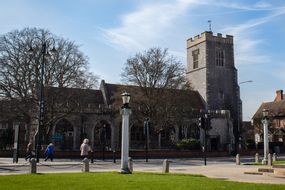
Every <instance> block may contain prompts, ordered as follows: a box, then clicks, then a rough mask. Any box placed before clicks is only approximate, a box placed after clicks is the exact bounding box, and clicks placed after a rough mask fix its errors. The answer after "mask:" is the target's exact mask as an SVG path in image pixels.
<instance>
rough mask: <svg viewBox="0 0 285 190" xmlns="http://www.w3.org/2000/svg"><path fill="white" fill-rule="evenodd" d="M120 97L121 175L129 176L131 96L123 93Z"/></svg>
mask: <svg viewBox="0 0 285 190" xmlns="http://www.w3.org/2000/svg"><path fill="white" fill-rule="evenodd" d="M121 95H122V99H123V106H122V108H121V114H122V147H121V173H122V174H129V173H131V171H130V169H129V167H128V158H129V116H130V114H131V109H130V107H129V102H130V98H131V95H130V94H129V93H127V92H124V93H123V94H121Z"/></svg>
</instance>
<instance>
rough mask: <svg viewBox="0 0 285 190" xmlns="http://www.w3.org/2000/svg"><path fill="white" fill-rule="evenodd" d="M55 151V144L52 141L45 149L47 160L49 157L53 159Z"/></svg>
mask: <svg viewBox="0 0 285 190" xmlns="http://www.w3.org/2000/svg"><path fill="white" fill-rule="evenodd" d="M53 153H54V145H53V144H52V143H49V145H48V146H47V148H46V150H45V155H46V158H45V161H47V160H48V159H50V161H51V162H52V161H53Z"/></svg>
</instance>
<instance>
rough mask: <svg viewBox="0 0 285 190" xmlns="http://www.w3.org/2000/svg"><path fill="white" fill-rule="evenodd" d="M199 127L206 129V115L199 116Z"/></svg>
mask: <svg viewBox="0 0 285 190" xmlns="http://www.w3.org/2000/svg"><path fill="white" fill-rule="evenodd" d="M198 125H199V127H200V128H202V129H204V128H205V118H204V117H199V124H198Z"/></svg>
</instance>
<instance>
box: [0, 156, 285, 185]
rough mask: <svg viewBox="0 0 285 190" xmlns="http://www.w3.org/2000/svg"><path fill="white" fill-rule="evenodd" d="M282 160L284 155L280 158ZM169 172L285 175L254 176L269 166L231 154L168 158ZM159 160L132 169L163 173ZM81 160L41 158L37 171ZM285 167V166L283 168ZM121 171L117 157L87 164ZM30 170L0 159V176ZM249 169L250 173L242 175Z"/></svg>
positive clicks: (274, 179) (283, 180)
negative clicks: (227, 155)
mask: <svg viewBox="0 0 285 190" xmlns="http://www.w3.org/2000/svg"><path fill="white" fill-rule="evenodd" d="M281 158H282V159H283V160H285V157H284V156H283V157H281ZM170 161H171V163H170V173H186V174H201V175H205V176H207V177H210V178H216V179H222V180H230V181H239V182H251V183H271V184H285V176H276V175H274V174H272V173H263V175H256V174H257V173H256V172H257V170H258V168H261V167H262V168H269V167H268V166H254V165H235V160H234V158H233V157H225V158H208V159H207V165H206V166H204V162H203V160H202V159H170ZM162 162H163V160H162V159H149V162H145V160H143V159H135V160H134V161H133V169H134V172H136V171H139V172H162ZM241 162H242V163H248V162H253V158H250V157H244V158H242V159H241ZM81 168H82V162H81V160H79V159H55V160H54V162H50V161H47V162H44V161H42V160H40V162H39V164H38V168H37V171H38V173H63V172H81ZM284 170H285V169H284ZM103 171H120V160H117V162H116V163H113V162H112V160H105V161H102V160H95V162H94V163H91V164H90V172H103ZM28 172H29V162H28V161H25V160H24V159H22V158H20V159H19V162H18V163H17V164H15V163H12V159H11V158H0V175H11V174H23V173H28ZM244 172H250V173H253V174H245V173H244Z"/></svg>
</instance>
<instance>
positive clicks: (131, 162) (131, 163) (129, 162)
mask: <svg viewBox="0 0 285 190" xmlns="http://www.w3.org/2000/svg"><path fill="white" fill-rule="evenodd" d="M128 168H129V170H130V172H131V173H132V172H133V159H132V158H131V157H129V158H128Z"/></svg>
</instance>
